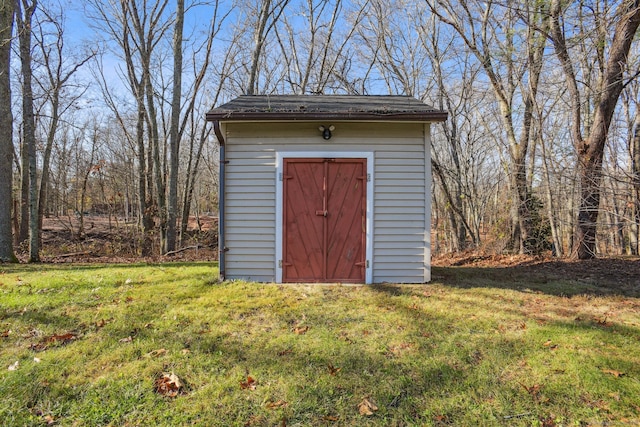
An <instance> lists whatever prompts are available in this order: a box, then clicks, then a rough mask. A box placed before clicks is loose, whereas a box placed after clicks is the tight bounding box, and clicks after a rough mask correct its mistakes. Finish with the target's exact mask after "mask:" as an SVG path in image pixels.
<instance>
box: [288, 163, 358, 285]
mask: <svg viewBox="0 0 640 427" xmlns="http://www.w3.org/2000/svg"><path fill="white" fill-rule="evenodd" d="M366 183H367V164H366V159H284V168H283V197H284V208H283V239H282V242H283V248H282V249H283V251H282V252H283V260H282V269H283V274H282V280H283V282H347V283H349V282H351V283H362V282H364V280H365V267H366V261H365V256H366V251H365V247H366Z"/></svg>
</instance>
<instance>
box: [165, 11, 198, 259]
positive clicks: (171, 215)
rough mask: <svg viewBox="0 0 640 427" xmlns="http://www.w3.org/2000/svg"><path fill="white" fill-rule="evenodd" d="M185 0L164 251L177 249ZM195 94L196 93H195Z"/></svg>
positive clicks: (176, 47)
mask: <svg viewBox="0 0 640 427" xmlns="http://www.w3.org/2000/svg"><path fill="white" fill-rule="evenodd" d="M183 27H184V0H177V7H176V26H175V33H174V35H173V98H172V100H171V128H170V130H169V132H170V133H169V198H168V201H167V202H168V203H167V239H166V245H165V248H164V252H165V253H166V252H171V251H174V250H175V249H176V220H177V218H176V217H177V211H178V161H179V159H178V156H179V152H180V135H179V130H180V129H179V127H180V100H181V98H182V30H183ZM194 96H195V94H194Z"/></svg>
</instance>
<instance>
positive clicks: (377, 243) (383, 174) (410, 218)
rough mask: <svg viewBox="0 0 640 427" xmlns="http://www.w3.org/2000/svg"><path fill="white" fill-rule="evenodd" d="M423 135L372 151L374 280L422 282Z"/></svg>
mask: <svg viewBox="0 0 640 427" xmlns="http://www.w3.org/2000/svg"><path fill="white" fill-rule="evenodd" d="M424 146H425V145H424V135H423V133H422V132H416V134H415V139H413V140H411V142H410V143H408V144H407V145H402V146H399V147H396V149H394V150H389V151H381V152H378V153H376V170H375V193H376V194H375V201H374V210H375V212H374V214H375V219H374V227H375V230H374V248H373V264H374V281H375V282H395V283H422V282H424V272H425V270H424V268H425V266H424V251H425V234H426V233H425V212H426V209H425V194H426V191H425V154H424Z"/></svg>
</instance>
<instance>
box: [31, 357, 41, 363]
mask: <svg viewBox="0 0 640 427" xmlns="http://www.w3.org/2000/svg"><path fill="white" fill-rule="evenodd" d="M33 361H34V362H36V363H40V362H42V360H41V359H40V358H38V357H34V358H33Z"/></svg>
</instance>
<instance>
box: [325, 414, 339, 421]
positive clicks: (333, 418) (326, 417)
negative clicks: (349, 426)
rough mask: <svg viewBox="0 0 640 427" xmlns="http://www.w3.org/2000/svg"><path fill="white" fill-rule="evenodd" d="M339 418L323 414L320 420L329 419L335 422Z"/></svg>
mask: <svg viewBox="0 0 640 427" xmlns="http://www.w3.org/2000/svg"><path fill="white" fill-rule="evenodd" d="M339 419H340V417H336V416H333V415H325V416H324V417H322V421H331V422H335V421H338V420H339Z"/></svg>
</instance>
